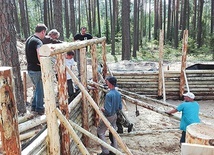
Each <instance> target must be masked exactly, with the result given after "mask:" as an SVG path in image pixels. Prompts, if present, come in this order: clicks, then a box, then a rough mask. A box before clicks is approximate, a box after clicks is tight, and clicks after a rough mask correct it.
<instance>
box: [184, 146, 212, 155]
mask: <svg viewBox="0 0 214 155" xmlns="http://www.w3.org/2000/svg"><path fill="white" fill-rule="evenodd" d="M213 154H214V147H213V146H206V145H199V144H189V143H182V145H181V155H213Z"/></svg>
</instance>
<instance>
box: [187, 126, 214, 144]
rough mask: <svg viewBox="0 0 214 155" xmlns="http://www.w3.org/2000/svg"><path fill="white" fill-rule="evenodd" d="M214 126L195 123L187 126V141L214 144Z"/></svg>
mask: <svg viewBox="0 0 214 155" xmlns="http://www.w3.org/2000/svg"><path fill="white" fill-rule="evenodd" d="M213 131H214V126H212V125H208V124H202V123H194V124H191V125H189V126H188V127H187V130H186V143H190V144H200V145H210V146H214V132H213Z"/></svg>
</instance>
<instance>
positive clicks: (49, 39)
mask: <svg viewBox="0 0 214 155" xmlns="http://www.w3.org/2000/svg"><path fill="white" fill-rule="evenodd" d="M59 37H60V33H59V32H58V31H57V30H56V29H52V30H50V31H49V32H48V35H46V36H45V38H44V39H43V40H42V42H43V44H50V43H52V44H57V43H62V41H60V40H58V38H59Z"/></svg>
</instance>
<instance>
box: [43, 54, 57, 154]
mask: <svg viewBox="0 0 214 155" xmlns="http://www.w3.org/2000/svg"><path fill="white" fill-rule="evenodd" d="M40 62H41V70H42V81H43V89H44V102H45V112H46V117H47V120H48V121H47V130H48V142H49V147H48V153H50V154H55V155H57V154H58V155H59V154H60V152H61V151H60V143H59V142H60V137H59V128H58V121H57V117H56V114H55V112H54V109H55V108H56V101H55V92H54V86H53V83H54V73H53V70H52V64H51V58H50V57H40Z"/></svg>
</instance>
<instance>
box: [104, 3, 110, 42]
mask: <svg viewBox="0 0 214 155" xmlns="http://www.w3.org/2000/svg"><path fill="white" fill-rule="evenodd" d="M107 6H108V2H107V0H105V13H106V14H105V25H106V32H105V34H106V42H107V43H109V42H110V41H109V22H108V7H107Z"/></svg>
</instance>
